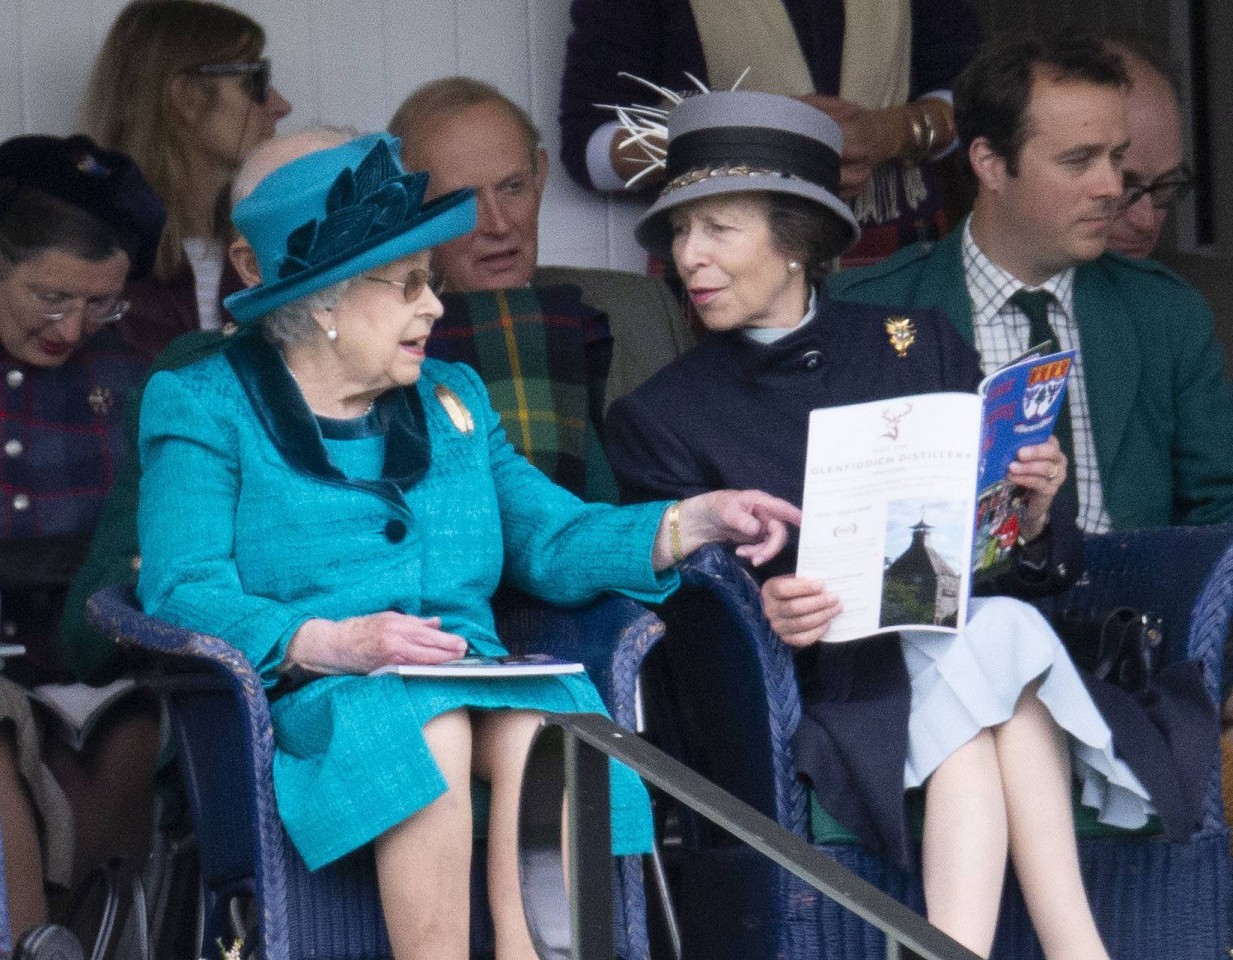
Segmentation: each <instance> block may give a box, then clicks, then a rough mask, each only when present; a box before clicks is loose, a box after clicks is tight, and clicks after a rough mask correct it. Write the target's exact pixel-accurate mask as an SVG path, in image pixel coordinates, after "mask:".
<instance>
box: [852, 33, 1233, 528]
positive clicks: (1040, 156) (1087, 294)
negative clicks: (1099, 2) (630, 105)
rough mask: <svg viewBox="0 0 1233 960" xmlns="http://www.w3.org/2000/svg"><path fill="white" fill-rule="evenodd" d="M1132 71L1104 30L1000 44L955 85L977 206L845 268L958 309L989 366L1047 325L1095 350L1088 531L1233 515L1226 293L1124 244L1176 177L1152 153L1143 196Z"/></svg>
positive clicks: (1086, 405)
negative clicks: (1219, 318) (1215, 308)
mask: <svg viewBox="0 0 1233 960" xmlns="http://www.w3.org/2000/svg"><path fill="white" fill-rule="evenodd" d="M1127 85H1128V80H1127V75H1126V70H1125V68H1124V67H1123V66H1122V62H1121V58H1120V57H1118V56H1117V55H1116V54H1115V53H1113V52H1111V51H1110V50H1109V49H1108V48H1107V47H1106V46H1105V45H1104V44H1103V43H1102V42H1101V41H1100V40H1099V39H1096V38H1091V37H1075V36H1070V37H1055V38H1051V39H1033V38H1027V39H1021V40H1015V41H1009V42H1004V43H1001V44H999V45H997V46H994V47H990V48H987V49H986V50H985V51H983V52H982V53H981V54H980V55H979V56H978V57H977V59H976V60H974V61H973V62H972V64H971V65H970V66H969V67H968V69H967V70H965V71H964V74H963V75H962V76H961V77H960V78H959V81H958V82H957V83H956V85H955V116H956V120H957V124H958V127H959V136H960V141H961V143H962V146H963V149H964V150H965V152H966V154H967V158H968V161H969V163H970V165H971V167H972V170H973V172H974V173H975V175H976V180H977V194H976V200H975V204H974V207H973V212H972V215H971V217H970V218H969V219H968V220H967V221H966V222H965V223H964V224H963V226H962V227H961V228H960V229H957V230H955V231H954V232H953V233H952V234H950V235H949V236H948V237H946V238H945V239H944V240H942V241H940V242H939V243H937V244H936V245H933V246H931V247H929V246H921V245H918V246H916V247H914V248H909V249H907V250H904V251H900V252H899V253H898V254H896V255H895V256H894V257H892V258H891V259H890V260H888V261H886V262H884V263H882V264H879V265H877V266H874V267H867V268H863V269H859V270H850V271H844V272H842V273H840V274H838V275H837V276H835V277H834V278H833V279H832V282H831V291H832V293H833V295H834V296H836V297H838V298H839V299H849V300H856V301H858V302H866V303H884V304H886V303H889V304H903V305H905V306H913V307H938V308H940V309H942V310H943V311H945V312H946V313H947V314H948V315H949V316H950V318H951V320H952V321H953V322H954V324H955V326H956V327H957V328H958V329H959V331H960V332H961V333H962V334H963V335H964V336H965V337H966V338H967V339H968V340H969V341H970V342H972V343H973V344H974V345H975V346H976V348H977V349H978V350H979V351H980V354H981V360H982V364H983V366H984V368H985V369H986V371H988V370H992V369H995V368H997V367H999V366H1001V365H1003V364H1005V363H1007V362H1008V361H1010V360H1012V359H1013V358H1014V357H1015V356H1017V355H1018V354H1020V353H1021V352H1022V351H1024V350H1026V349H1027V348H1028V347H1029V346H1032V345H1034V344H1036V343H1038V342H1040V341H1041V340H1052V341H1054V342H1056V343H1058V344H1059V345H1060V346H1061V347H1063V348H1067V349H1075V350H1077V351H1078V356H1077V360H1076V363H1075V365H1074V367H1073V368H1072V375H1071V378H1070V384H1069V389H1068V392H1067V404H1066V408H1065V411H1064V414H1063V417H1062V418H1060V419H1059V427H1058V429H1057V433H1058V438H1059V441H1060V442H1061V443H1062V445H1063V448H1064V449H1065V450H1066V453H1067V456H1068V457H1069V458H1070V460H1071V462H1072V464H1073V465H1074V470H1073V474H1074V477H1075V481H1076V482H1075V486H1074V488H1072V489H1071V490H1070V492H1069V493H1067V490H1066V488H1063V494H1067V495H1068V496H1069V497H1070V498H1071V499H1072V502H1073V503H1074V505H1075V508H1076V510H1077V515H1078V523H1079V526H1080V528H1081V529H1083V530H1084V531H1085V532H1088V533H1102V532H1104V531H1107V530H1110V529H1130V528H1135V527H1153V526H1166V525H1170V524H1208V523H1223V522H1227V521H1230V520H1233V386H1231V385H1230V383H1229V379H1228V377H1227V376H1226V374H1225V371H1224V356H1223V351H1222V350H1221V348H1220V346H1219V344H1218V343H1217V341H1216V338H1215V335H1214V332H1213V319H1212V313H1211V310H1210V309H1208V307H1207V304H1206V303H1204V301H1203V298H1202V297H1201V296H1200V295H1199V294H1198V292H1197V291H1196V290H1195V289H1194V288H1193V287H1191V286H1190V285H1189V284H1187V283H1186V282H1185V281H1184V280H1182V279H1181V278H1180V277H1178V276H1177V275H1176V274H1174V273H1173V272H1172V271H1170V270H1168V269H1167V268H1165V267H1164V266H1162V265H1160V264H1158V263H1156V262H1155V261H1154V260H1151V259H1129V258H1127V257H1123V256H1120V255H1118V254H1115V253H1107V252H1106V250H1107V247H1108V242H1109V232H1110V227H1111V224H1112V223H1113V220H1114V218H1115V217H1116V216H1117V214H1118V211H1119V210H1120V209H1123V208H1126V209H1129V208H1128V207H1126V202H1127V200H1134V199H1136V198H1135V193H1139V192H1140V188H1142V187H1147V188H1148V189H1146V190H1142V191H1141V194H1142V195H1141V196H1140V197H1139V198H1138V201H1137V202H1138V204H1139V205H1141V206H1143V207H1148V206H1149V205H1150V201H1149V200H1148V197H1149V196H1150V197H1152V198H1153V199H1156V200H1157V202H1164V201H1165V200H1166V199H1167V198H1169V196H1170V195H1171V194H1175V193H1176V190H1170V189H1168V188H1166V187H1163V186H1162V185H1161V183H1160V182H1154V181H1156V180H1157V178H1158V177H1159V175H1160V171H1150V172H1151V177H1152V179H1151V180H1148V181H1147V182H1139V183H1137V184H1136V185H1135V187H1134V188H1133V190H1132V191H1131V192H1130V196H1127V190H1126V184H1125V182H1124V181H1123V173H1124V170H1125V168H1126V161H1127V157H1128V156H1129V153H1128V150H1129V149H1130V140H1131V138H1130V136H1129V135H1128V127H1127V116H1126V89H1127ZM1164 172H1168V171H1164ZM1164 182H1168V181H1164ZM1132 206H1133V204H1132ZM1136 212H1137V211H1136Z"/></svg>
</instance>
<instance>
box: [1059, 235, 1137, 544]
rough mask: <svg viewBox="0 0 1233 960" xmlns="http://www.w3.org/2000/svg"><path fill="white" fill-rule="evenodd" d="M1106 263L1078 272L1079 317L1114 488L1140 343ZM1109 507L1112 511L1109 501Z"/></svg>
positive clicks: (1088, 382)
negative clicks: (1107, 270)
mask: <svg viewBox="0 0 1233 960" xmlns="http://www.w3.org/2000/svg"><path fill="white" fill-rule="evenodd" d="M1102 264H1103V258H1101V259H1099V260H1095V261H1093V262H1091V263H1084V264H1080V265H1079V267H1078V269H1077V270H1076V271H1075V317H1076V319H1077V324H1078V327H1079V349H1080V353H1081V354H1082V363H1083V380H1084V384H1085V387H1086V389H1087V405H1088V410H1089V412H1090V414H1091V418H1092V434H1093V436H1094V438H1095V443H1096V462H1097V464H1098V466H1099V467H1100V475H1101V478H1102V483H1103V484H1104V486H1105V488H1106V489H1109V488H1110V487H1111V486H1112V484H1111V482H1110V481H1111V479H1112V476H1113V470H1114V468H1115V466H1116V464H1117V455H1118V451H1119V450H1120V449H1121V445H1122V440H1123V438H1124V437H1125V434H1126V427H1127V425H1128V424H1129V422H1130V415H1131V412H1132V410H1133V408H1134V404H1135V397H1136V396H1137V395H1138V390H1139V356H1140V346H1139V340H1138V337H1137V335H1136V331H1135V328H1134V324H1133V322H1132V321H1131V317H1132V316H1133V309H1132V307H1131V305H1129V304H1126V303H1125V302H1123V300H1122V296H1121V294H1120V293H1119V292H1118V290H1117V288H1116V287H1115V286H1114V285H1113V284H1112V283H1110V282H1109V278H1108V276H1107V275H1106V273H1105V270H1104V268H1103V266H1102ZM1107 499H1108V498H1106V500H1107ZM1106 508H1109V509H1110V513H1112V509H1111V506H1110V504H1108V503H1107V502H1106ZM1114 522H1115V523H1116V522H1117V518H1116V517H1114Z"/></svg>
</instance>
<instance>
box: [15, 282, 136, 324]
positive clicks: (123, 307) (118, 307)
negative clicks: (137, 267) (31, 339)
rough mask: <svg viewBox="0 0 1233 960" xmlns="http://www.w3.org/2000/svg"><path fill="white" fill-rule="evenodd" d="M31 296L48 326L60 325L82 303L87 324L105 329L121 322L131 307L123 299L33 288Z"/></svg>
mask: <svg viewBox="0 0 1233 960" xmlns="http://www.w3.org/2000/svg"><path fill="white" fill-rule="evenodd" d="M30 296H31V298H32V300H33V301H34V306H35V309H36V310H37V311H38V314H39V316H41V317H42V318H43V319H44V320H46V321H47V323H48V324H55V323H59V322H60V321H61V320H63V319H64V318H65V317H67V316H68V315H69V314H70V313H71V312H72V309H73V307H75V306H76V305H77V304H78V303H81V304H83V306H82V312H83V313H84V314H85V320H86V324H87V325H88V326H91V327H95V328H98V327H105V326H108V325H109V324H113V323H115V322H117V321H118V320H120V319H121V318H122V317H123V316H124V315H125V314H126V313H128V308H129V306H130V304H129V302H128V301H127V300H125V299H123V298H121V297H97V298H89V299H88V298H85V297H76V296H73V295H72V294H68V293H60V292H56V291H53V292H44V291H42V290H35V289H33V288H31V290H30Z"/></svg>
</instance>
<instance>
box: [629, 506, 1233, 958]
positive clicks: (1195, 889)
mask: <svg viewBox="0 0 1233 960" xmlns="http://www.w3.org/2000/svg"><path fill="white" fill-rule="evenodd" d="M1231 544H1233V527H1209V528H1172V529H1161V530H1144V531H1136V532H1132V533H1121V534H1108V535H1104V536H1098V537H1090V538H1088V540H1087V545H1086V550H1087V568H1088V569H1087V573H1086V575H1085V576H1084V578H1083V580H1082V581H1081V582H1080V583H1079V584H1078V585H1076V586H1075V587H1074V588H1073V589H1072V590H1071V591H1069V592H1068V593H1067V594H1064V595H1062V596H1061V597H1057V598H1051V600H1050V601H1049V603H1048V606H1049V607H1050V610H1049V611H1048V612H1060V611H1063V610H1065V611H1069V612H1071V613H1074V612H1075V611H1083V610H1090V611H1092V612H1093V613H1095V612H1096V611H1102V610H1108V609H1110V608H1112V607H1116V606H1119V605H1122V604H1128V605H1131V606H1135V607H1138V608H1140V609H1145V610H1147V609H1150V610H1152V611H1154V612H1156V613H1158V614H1160V615H1161V616H1162V617H1163V619H1164V623H1165V630H1166V636H1167V638H1168V643H1167V646H1168V649H1167V651H1166V659H1176V658H1178V657H1189V658H1193V659H1197V660H1199V661H1201V662H1202V663H1203V664H1204V667H1205V675H1206V680H1207V685H1208V688H1209V692H1210V694H1211V695H1212V697H1213V699H1215V698H1216V696H1217V694H1218V690H1219V686H1220V668H1221V660H1222V655H1223V651H1224V645H1225V640H1226V637H1227V636H1228V634H1229V624H1230V614H1231V612H1233V548H1231ZM682 577H683V581H684V583H683V586H682V589H681V591H680V592H678V594H677V595H676V596H675V597H673V598H672V599H671V600H670V601H669V603H668V604H666V605H665V606H664V608H663V609H662V610H661V611H660V614H661V617H662V618H663V620H664V622H665V625H666V627H667V634H666V639H665V642H664V643H662V644H660V645H659V648H658V649H657V650H656V651H654V652H653V654H652V656H651V657H650V659H649V662H648V669H647V671H646V675H645V677H644V685H645V691H646V694H645V696H646V700H647V711H648V717H649V726H650V729H651V730H652V731H653V733H654V735H655V736H656V737H657V739H658V740H659V741H660V745H661V746H663V747H664V748H665V749H667V750H669V752H672V753H673V754H675V755H676V756H678V757H679V758H680V759H682V760H684V761H685V762H686V763H688V764H690V766H692V767H693V768H694V769H696V770H698V771H699V772H700V773H702V774H703V775H704V776H707V777H708V778H710V779H712V780H714V781H715V782H717V783H718V784H719V785H721V786H723V787H724V788H726V789H728V790H729V791H731V792H733V793H734V794H736V795H737V796H739V797H741V798H742V799H744V800H746V801H747V802H748V803H750V804H752V805H753V806H754V807H756V808H757V809H759V810H760V811H762V812H763V813H765V814H766V815H768V816H770V817H772V818H773V819H775V820H776V821H777V822H778V823H779V824H781V825H782V826H783V827H785V828H786V829H788V830H790V831H792V832H793V833H795V834H797V835H799V836H803V837H807V836H809V823H808V820H809V812H808V802H809V801H808V795H807V792H806V790H805V789H804V788H803V787H802V785H801V784H800V782H799V781H798V780H797V779H796V778H795V777H794V775H793V770H794V755H793V750H792V743H791V737H792V733H793V731H794V730H795V728H796V725H797V722H798V721H799V718H800V709H801V707H800V699H799V694H798V690H797V685H796V678H795V673H794V669H793V662H792V655H791V653H790V651H789V650H788V649H787V648H786V647H785V646H784V645H783V644H782V643H781V642H780V641H779V640H778V638H776V637H775V636H774V635H773V634H772V633H771V631H770V628H769V625H768V624H767V622H766V620H765V618H764V617H763V616H762V611H761V604H760V601H759V596H758V588H757V585H756V584H755V583H754V581H753V580H752V579H751V578H750V576H749V575H748V574H747V573H746V572H745V571H744V570H743V569H742V568H741V567H740V566H739V565H738V564H737V563H736V562H735V561H734V560H733V559H732V557H731V555H730V554H728V553H726V552H724V551H722V550H720V549H717V548H707V549H705V550H703V551H700V552H699V553H697V554H695V555H694V556H693V557H691V558H690V559H689V560H688V561H687V562H686V564H685V565H684V567H683V569H682ZM1219 775H1220V771H1219V768H1218V765H1217V768H1216V769H1214V770H1213V772H1212V781H1211V786H1210V790H1209V791H1208V796H1207V803H1206V807H1205V811H1204V819H1203V827H1202V830H1201V831H1200V832H1199V834H1198V835H1197V836H1195V837H1194V838H1193V839H1192V840H1191V841H1189V842H1187V843H1180V844H1174V843H1169V842H1167V841H1165V840H1164V839H1162V838H1159V837H1142V836H1132V835H1127V834H1123V835H1113V836H1102V837H1091V838H1086V837H1082V836H1081V840H1080V854H1081V859H1082V866H1083V872H1084V878H1085V881H1086V883H1087V886H1088V889H1089V893H1090V896H1091V900H1092V906H1093V909H1094V911H1095V914H1096V919H1097V923H1098V925H1099V926H1100V929H1101V931H1102V933H1103V935H1104V937H1105V939H1106V942H1107V943H1108V946H1109V948H1110V950H1111V951H1112V954H1113V955H1114V956H1116V957H1119V958H1122V960H1149V958H1159V957H1164V956H1167V957H1170V958H1171V960H1212V958H1215V957H1217V956H1225V955H1226V950H1227V948H1228V945H1229V931H1230V924H1229V912H1230V863H1229V837H1228V831H1227V830H1226V827H1225V822H1224V816H1223V802H1222V799H1221V792H1220V782H1219ZM683 823H684V826H683V842H682V849H681V850H680V851H679V853H678V856H677V858H676V859H677V863H676V870H677V910H678V917H679V919H680V922H681V927H682V939H683V942H684V947H685V956H686V958H687V960H689V958H707V960H714V958H722V957H734V958H737V957H739V958H742V960H752V958H757V957H767V958H770V957H777V958H783V960H788V958H802V960H804V958H811V960H813V958H825V960H873V958H881V957H884V956H885V955H886V954H885V946H884V943H883V940H882V937H881V934H879V933H877V932H876V931H875V930H874V929H873V928H871V927H869V926H868V925H866V924H865V923H864V922H863V921H860V920H858V919H857V918H855V917H854V916H853V915H851V914H849V913H847V912H846V911H844V910H843V909H841V908H840V907H838V906H837V905H836V904H835V903H834V902H833V901H830V900H827V899H826V898H824V897H821V896H820V895H819V894H817V893H816V892H815V891H813V890H812V889H811V888H809V887H808V886H806V885H805V884H803V883H802V882H801V881H799V880H797V879H796V878H795V877H793V876H791V875H790V874H788V873H787V872H786V871H782V870H780V869H778V868H776V867H774V866H772V865H770V864H769V863H767V862H766V861H765V860H763V858H761V857H759V856H757V855H756V854H754V853H753V852H752V851H750V850H749V849H747V848H745V847H742V846H740V845H734V844H733V843H731V842H729V841H727V840H726V838H724V837H723V836H720V835H717V834H715V833H712V832H710V831H709V830H708V829H707V827H706V826H705V824H700V823H696V822H694V821H692V820H690V819H689V818H688V817H684V818H683ZM1107 832H1108V831H1106V833H1107ZM823 849H825V850H827V852H828V853H830V854H832V855H833V856H834V857H835V858H836V859H837V860H838V861H839V862H841V863H843V864H844V865H846V866H848V867H850V868H851V869H852V870H854V871H856V872H857V873H858V874H860V875H861V876H862V877H864V878H865V879H867V880H869V881H871V882H873V883H875V884H876V885H877V886H879V887H881V888H882V889H884V890H886V891H887V892H888V893H890V894H892V895H894V896H896V897H898V898H899V899H901V900H903V901H904V902H906V903H908V904H909V905H912V906H914V907H916V908H917V909H921V908H922V904H923V898H922V893H921V889H920V884H919V881H918V879H917V878H916V877H914V876H909V875H905V874H904V873H902V872H900V871H898V870H895V869H893V868H891V867H889V866H888V865H886V864H885V863H883V862H882V861H880V860H879V859H877V858H876V857H874V856H872V855H870V854H868V853H866V852H865V851H864V850H862V849H861V848H860V847H858V846H855V845H852V844H834V845H830V846H823ZM994 956H995V957H996V958H1003V960H1010V958H1014V960H1029V958H1039V957H1041V951H1040V946H1039V944H1038V943H1037V941H1036V937H1035V934H1034V933H1033V931H1032V927H1031V923H1030V921H1029V920H1028V918H1027V914H1026V910H1025V908H1024V906H1023V902H1022V899H1021V897H1020V895H1019V892H1018V890H1017V889H1015V887H1014V884H1013V881H1012V882H1011V883H1010V884H1008V890H1007V896H1006V897H1005V901H1004V904H1003V910H1002V916H1001V920H1000V925H999V931H998V938H997V942H996V944H995V947H994Z"/></svg>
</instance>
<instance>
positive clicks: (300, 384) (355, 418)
mask: <svg viewBox="0 0 1233 960" xmlns="http://www.w3.org/2000/svg"><path fill="white" fill-rule="evenodd" d="M283 366H284V367H286V368H287V372H288V373H289V374H291V379H292V380H294V381H295V385H296V386H297V387H299V388H300V396H302V397H303V396H304V385H303V384H302V383H300V378H299V377H297V376H296V375H295V371H294V370H292V369H291V364H289V363H288V362H287V358H286V357H283ZM304 402H305V404H307V403H308V398H307V397H305V399H304ZM376 406H377V401H376V400H373V401H372V402H371V403H370V404H369V405H368V408H367V409H366V410H365V411H364V412H363V413H361V414H360V415H359V416H357V417H341V418H338V417H334V418H331V419H343V420H348V419H354V420H358V419H360V417H366V416H368V415H369V414H370V413H372V412H373V409H374V408H375V407H376ZM310 409H311V408H310ZM313 412H314V413H316V411H313Z"/></svg>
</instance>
